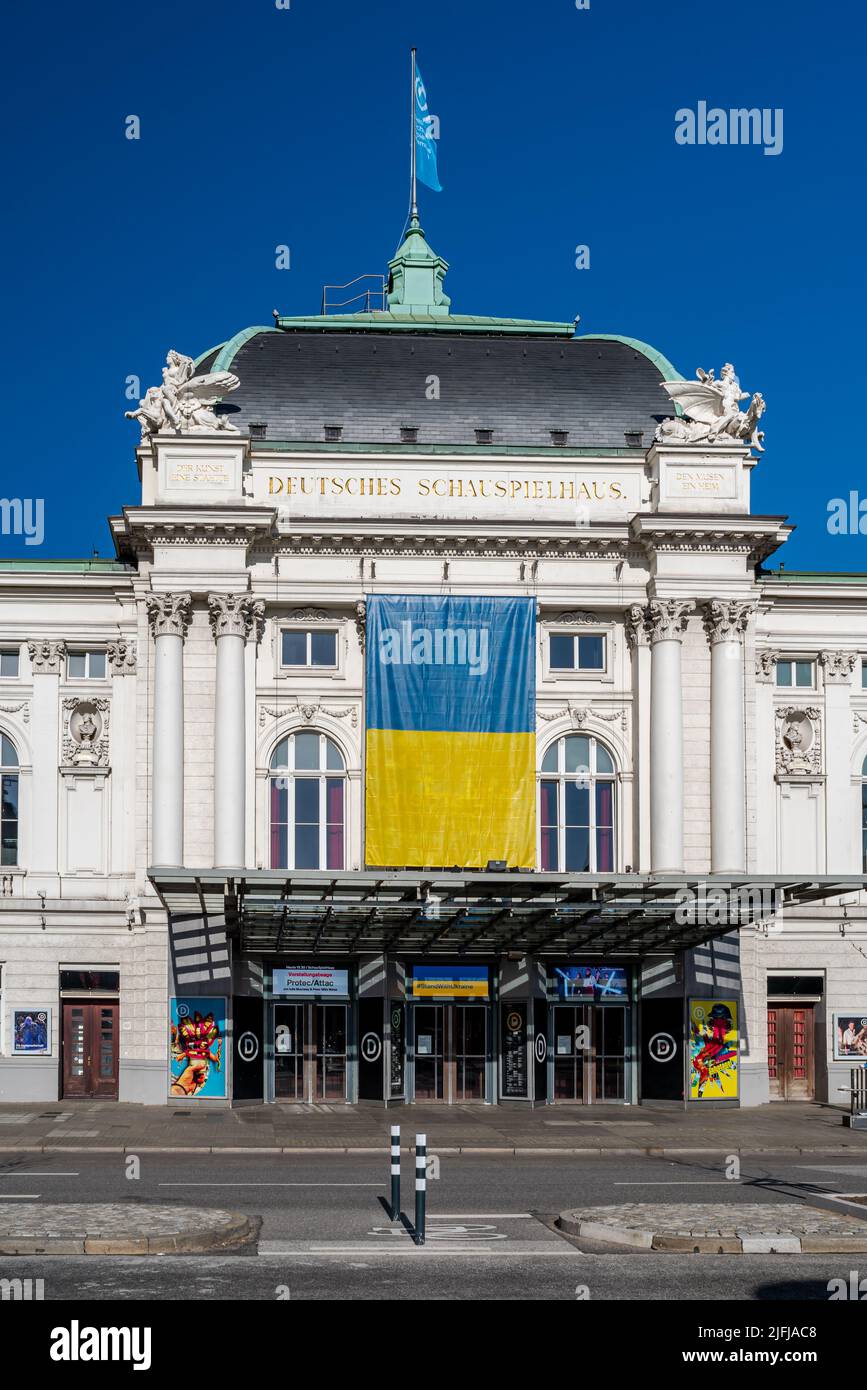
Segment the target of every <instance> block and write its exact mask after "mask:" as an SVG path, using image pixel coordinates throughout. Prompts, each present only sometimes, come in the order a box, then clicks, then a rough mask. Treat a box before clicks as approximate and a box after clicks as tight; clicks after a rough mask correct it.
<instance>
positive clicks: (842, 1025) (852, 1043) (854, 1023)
mask: <svg viewBox="0 0 867 1390" xmlns="http://www.w3.org/2000/svg"><path fill="white" fill-rule="evenodd" d="M849 1058H851V1059H852V1060H853V1061H854V1062H867V1009H850V1010H849V1012H848V1013H843V1014H835V1015H834V1061H835V1062H845V1061H847V1060H848V1059H849Z"/></svg>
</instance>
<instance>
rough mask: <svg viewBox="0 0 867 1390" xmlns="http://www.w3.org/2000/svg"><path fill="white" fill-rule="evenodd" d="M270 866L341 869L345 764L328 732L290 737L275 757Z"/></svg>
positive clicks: (272, 769)
mask: <svg viewBox="0 0 867 1390" xmlns="http://www.w3.org/2000/svg"><path fill="white" fill-rule="evenodd" d="M270 783H271V868H272V869H342V868H343V862H344V853H345V849H344V845H345V838H346V765H345V763H344V761H343V754H342V753H341V751H340V749H339V748H338V747H337V744H336V743H335V742H334V741H333V740H332V739H330V738H328V737H327V735H326V734H317V733H311V732H308V731H306V730H305V732H304V733H297V734H289V736H288V737H287V738H284V739H281V740H280V742H279V743H278V744H277V747H276V748H275V749H274V753H273V755H272V758H271V778H270Z"/></svg>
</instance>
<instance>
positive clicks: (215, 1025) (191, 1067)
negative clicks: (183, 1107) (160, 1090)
mask: <svg viewBox="0 0 867 1390" xmlns="http://www.w3.org/2000/svg"><path fill="white" fill-rule="evenodd" d="M169 1022H170V1038H169V1049H170V1056H171V1082H170V1085H169V1095H172V1096H178V1097H183V1098H184V1099H185V1100H197V1099H199V1098H203V1099H205V1100H223V1099H225V1095H226V1068H225V1060H224V1057H223V1039H224V1037H225V1034H226V1001H225V999H224V998H211V997H205V996H200V997H190V998H187V999H172V1001H171V1016H170V1020H169Z"/></svg>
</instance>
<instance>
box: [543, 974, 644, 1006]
mask: <svg viewBox="0 0 867 1390" xmlns="http://www.w3.org/2000/svg"><path fill="white" fill-rule="evenodd" d="M554 979H555V981H556V984H557V993H558V995H559V996H560V998H561V999H582V1000H587V1001H588V1002H589V1001H591V1000H595V1002H596V1003H599V1002H600V1001H601V1000H608V999H627V998H628V997H629V982H628V980H627V977H626V970H625V969H624V967H623V966H622V965H566V966H562V967H561V966H555V967H554Z"/></svg>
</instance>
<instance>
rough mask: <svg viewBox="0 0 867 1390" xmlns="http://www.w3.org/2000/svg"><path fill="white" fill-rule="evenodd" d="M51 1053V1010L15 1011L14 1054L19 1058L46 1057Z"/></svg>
mask: <svg viewBox="0 0 867 1390" xmlns="http://www.w3.org/2000/svg"><path fill="white" fill-rule="evenodd" d="M50 1051H51V1010H50V1009H13V1011H12V1052H13V1054H14V1055H16V1056H19V1057H39V1056H42V1057H44V1056H46V1055H47V1054H48V1053H50Z"/></svg>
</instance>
